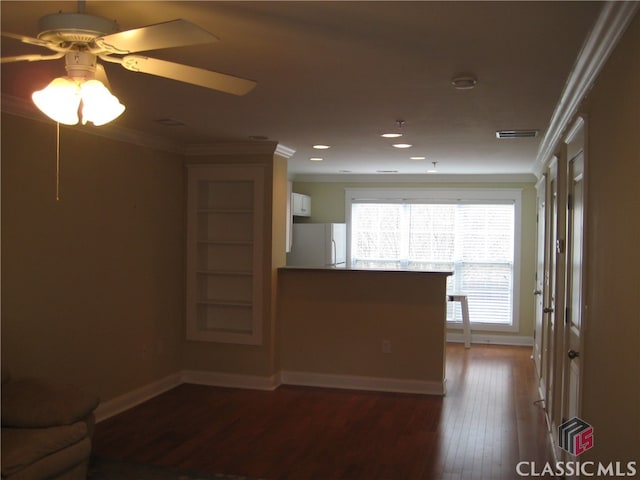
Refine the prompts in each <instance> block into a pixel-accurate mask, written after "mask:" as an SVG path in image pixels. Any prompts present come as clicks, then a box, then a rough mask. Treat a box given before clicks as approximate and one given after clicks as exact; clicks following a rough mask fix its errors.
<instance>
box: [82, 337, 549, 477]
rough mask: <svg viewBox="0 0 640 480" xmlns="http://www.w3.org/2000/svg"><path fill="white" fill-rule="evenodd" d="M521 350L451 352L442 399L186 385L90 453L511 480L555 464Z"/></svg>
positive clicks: (218, 468) (103, 435) (237, 469)
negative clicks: (522, 468)
mask: <svg viewBox="0 0 640 480" xmlns="http://www.w3.org/2000/svg"><path fill="white" fill-rule="evenodd" d="M530 355H531V349H530V348H523V347H499V346H477V345H474V346H473V347H472V348H471V349H469V350H467V349H464V348H463V347H462V346H461V345H456V344H450V345H448V347H447V367H446V368H447V395H446V396H445V397H438V396H425V395H412V394H393V393H375V392H362V391H350V390H331V389H318V388H306V387H294V386H282V387H280V388H278V389H277V390H275V391H273V392H264V391H252V390H239V389H229V388H216V387H207V386H200V385H188V384H184V385H181V386H179V387H177V388H175V389H173V390H171V391H169V392H166V393H164V394H162V395H159V396H158V397H156V398H153V399H151V400H149V401H147V402H145V403H144V404H141V405H139V406H137V407H135V408H133V409H131V410H129V411H126V412H124V413H121V414H119V415H117V416H115V417H112V418H110V419H108V420H105V421H104V422H101V423H100V424H98V425H97V427H96V433H95V437H94V453H95V454H97V455H100V456H104V457H110V458H114V459H119V460H128V461H135V462H140V463H151V464H157V465H165V466H174V467H179V468H187V469H191V470H199V471H204V472H210V473H223V474H235V475H246V476H252V477H259V478H267V479H273V480H275V479H321V480H330V479H354V480H358V479H368V480H370V479H392V480H393V479H401V480H407V479H443V480H444V479H458V478H459V479H465V480H466V479H479V480H485V479H487V480H500V479H513V478H515V477H516V475H515V465H516V463H517V462H518V461H521V460H527V461H536V462H541V463H544V462H546V461H551V460H552V459H551V449H550V445H549V439H548V435H547V431H546V423H545V421H544V414H543V411H542V408H541V406H539V405H535V404H534V403H533V402H534V401H535V400H536V399H537V395H538V391H537V381H536V378H535V373H534V370H533V363H532V361H531V358H530Z"/></svg>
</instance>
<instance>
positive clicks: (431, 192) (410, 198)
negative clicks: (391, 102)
mask: <svg viewBox="0 0 640 480" xmlns="http://www.w3.org/2000/svg"><path fill="white" fill-rule="evenodd" d="M365 202H371V203H394V202H395V203H405V202H411V203H423V202H424V203H454V204H458V203H472V204H473V203H475V204H481V203H485V204H506V203H509V204H513V206H514V232H513V234H514V236H513V242H514V252H513V292H512V298H513V306H512V318H511V325H500V324H494V323H482V322H473V320H472V326H473V329H474V330H477V331H487V332H517V331H519V328H520V283H521V280H520V276H521V263H522V262H521V250H522V189H521V188H446V187H440V188H429V187H427V188H347V189H345V220H346V224H347V267H348V268H349V267H351V237H352V218H351V212H352V205H353V203H365ZM447 328H450V329H454V330H455V329H460V330H462V323H461V322H450V321H447Z"/></svg>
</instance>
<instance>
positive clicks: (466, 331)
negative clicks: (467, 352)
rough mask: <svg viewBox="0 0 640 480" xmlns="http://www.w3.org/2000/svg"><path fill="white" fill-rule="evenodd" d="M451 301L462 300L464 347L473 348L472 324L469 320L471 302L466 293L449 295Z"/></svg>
mask: <svg viewBox="0 0 640 480" xmlns="http://www.w3.org/2000/svg"><path fill="white" fill-rule="evenodd" d="M447 299H448V300H449V301H450V302H460V307H461V308H462V332H463V337H464V348H471V324H470V322H469V303H468V302H467V296H466V295H458V294H456V295H447Z"/></svg>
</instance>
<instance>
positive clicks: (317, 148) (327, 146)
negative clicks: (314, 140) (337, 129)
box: [313, 144, 331, 150]
mask: <svg viewBox="0 0 640 480" xmlns="http://www.w3.org/2000/svg"><path fill="white" fill-rule="evenodd" d="M313 148H315V149H316V150H326V149H328V148H331V146H330V145H322V144H318V145H314V146H313Z"/></svg>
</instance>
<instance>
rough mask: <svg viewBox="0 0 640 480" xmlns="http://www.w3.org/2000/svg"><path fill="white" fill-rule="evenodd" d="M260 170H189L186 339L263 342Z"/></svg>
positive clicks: (226, 167) (207, 167) (211, 167)
mask: <svg viewBox="0 0 640 480" xmlns="http://www.w3.org/2000/svg"><path fill="white" fill-rule="evenodd" d="M263 197H264V171H263V168H262V167H257V166H250V165H245V166H230V165H224V166H221V165H198V166H190V167H189V179H188V200H187V339H188V340H197V341H210V342H223V343H239V344H251V345H259V344H261V343H262V295H263V288H262V257H263V253H262V245H263V235H264V233H263V231H264V226H263V223H264V222H263V217H264V214H263V211H262V210H263V209H262V206H263V203H264V198H263Z"/></svg>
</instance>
